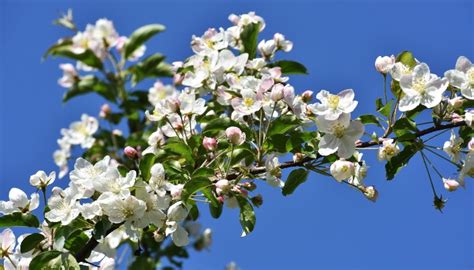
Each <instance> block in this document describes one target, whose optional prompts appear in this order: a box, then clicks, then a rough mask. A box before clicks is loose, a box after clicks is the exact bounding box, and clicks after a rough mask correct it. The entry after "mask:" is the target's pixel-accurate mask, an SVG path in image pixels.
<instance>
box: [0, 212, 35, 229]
mask: <svg viewBox="0 0 474 270" xmlns="http://www.w3.org/2000/svg"><path fill="white" fill-rule="evenodd" d="M39 225H40V223H39V220H38V218H37V217H36V216H34V215H33V214H22V213H20V212H16V213H13V214H10V215H5V216H1V217H0V228H2V227H35V228H38V227H39Z"/></svg>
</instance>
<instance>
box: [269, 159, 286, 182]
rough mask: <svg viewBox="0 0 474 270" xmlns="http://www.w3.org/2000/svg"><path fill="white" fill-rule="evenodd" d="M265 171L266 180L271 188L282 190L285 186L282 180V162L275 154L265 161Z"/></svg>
mask: <svg viewBox="0 0 474 270" xmlns="http://www.w3.org/2000/svg"><path fill="white" fill-rule="evenodd" d="M265 171H266V174H265V180H266V182H267V183H268V184H269V185H270V186H273V187H280V188H282V187H283V186H284V185H285V183H284V182H283V181H282V180H281V168H280V162H279V161H278V157H277V156H276V155H275V154H270V155H268V156H267V159H266V161H265Z"/></svg>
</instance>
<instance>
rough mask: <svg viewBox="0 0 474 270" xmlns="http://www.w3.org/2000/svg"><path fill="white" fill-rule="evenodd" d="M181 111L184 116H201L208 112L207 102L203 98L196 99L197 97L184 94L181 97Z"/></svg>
mask: <svg viewBox="0 0 474 270" xmlns="http://www.w3.org/2000/svg"><path fill="white" fill-rule="evenodd" d="M178 99H179V101H180V105H179V110H180V112H181V113H182V114H185V115H192V114H197V115H201V114H204V112H205V111H206V109H207V107H206V105H205V104H206V101H205V100H204V99H203V98H198V99H196V95H194V94H188V93H186V92H182V93H181V94H180V95H179V98H178Z"/></svg>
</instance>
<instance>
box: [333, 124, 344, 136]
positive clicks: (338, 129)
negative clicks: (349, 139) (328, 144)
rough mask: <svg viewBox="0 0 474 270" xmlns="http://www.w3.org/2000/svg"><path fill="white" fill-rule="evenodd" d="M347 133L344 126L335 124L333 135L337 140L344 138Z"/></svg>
mask: <svg viewBox="0 0 474 270" xmlns="http://www.w3.org/2000/svg"><path fill="white" fill-rule="evenodd" d="M345 131H346V128H345V127H344V126H343V125H342V124H339V123H338V124H335V125H334V126H333V134H334V136H336V137H337V138H342V137H343V136H344V132H345Z"/></svg>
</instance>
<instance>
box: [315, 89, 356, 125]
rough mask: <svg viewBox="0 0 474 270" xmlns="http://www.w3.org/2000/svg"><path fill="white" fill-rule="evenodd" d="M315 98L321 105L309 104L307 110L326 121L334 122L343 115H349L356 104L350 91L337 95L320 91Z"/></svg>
mask: <svg viewBox="0 0 474 270" xmlns="http://www.w3.org/2000/svg"><path fill="white" fill-rule="evenodd" d="M316 98H317V99H319V100H320V102H321V103H316V104H311V105H309V106H308V108H309V109H310V110H311V112H313V113H314V114H316V115H323V116H324V118H325V119H327V120H336V119H337V118H338V117H339V116H340V115H341V114H343V113H346V114H347V113H351V112H352V111H353V110H354V109H355V108H356V107H357V103H358V102H357V101H355V100H354V91H353V90H352V89H346V90H343V91H341V92H339V93H338V94H337V95H333V94H331V93H329V92H328V91H326V90H321V91H320V92H319V93H318V94H317V95H316Z"/></svg>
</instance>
